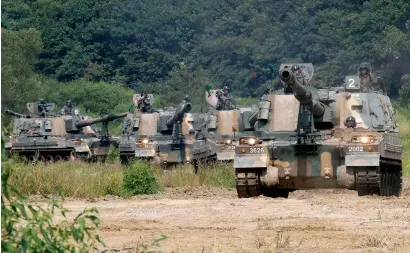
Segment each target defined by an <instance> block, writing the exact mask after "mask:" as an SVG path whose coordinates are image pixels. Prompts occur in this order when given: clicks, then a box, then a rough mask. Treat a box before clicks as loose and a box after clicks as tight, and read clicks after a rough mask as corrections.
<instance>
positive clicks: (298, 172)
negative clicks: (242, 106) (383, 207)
mask: <svg viewBox="0 0 410 253" xmlns="http://www.w3.org/2000/svg"><path fill="white" fill-rule="evenodd" d="M282 77H283V79H284V80H285V84H286V85H288V86H290V87H292V88H293V91H294V95H295V96H293V95H271V96H268V98H267V101H268V102H269V104H270V106H269V115H270V116H269V117H264V118H261V119H258V120H257V121H256V122H255V134H254V135H253V136H248V137H243V138H241V140H240V145H239V146H237V147H236V149H235V159H234V168H235V172H236V184H237V191H238V196H239V197H252V196H258V195H260V194H264V195H268V196H272V197H287V196H288V193H289V191H293V190H297V189H312V188H348V189H353V190H356V191H357V192H358V195H359V196H363V195H368V194H378V195H383V196H392V195H395V196H399V195H400V193H401V189H402V165H401V153H402V146H401V143H400V137H399V136H398V128H397V122H396V120H395V118H394V113H393V108H392V106H391V103H390V100H389V98H388V97H386V96H384V95H382V94H377V93H361V92H360V91H358V87H357V86H356V87H353V86H351V85H352V81H351V79H352V78H351V77H348V78H347V80H350V81H348V82H347V83H348V85H349V86H347V87H346V91H345V92H340V89H338V90H337V91H335V90H333V91H330V90H328V91H327V92H326V90H321V91H315V90H314V89H312V88H310V87H306V86H304V85H301V84H300V83H299V82H298V81H295V79H292V75H291V74H290V75H289V76H286V77H287V78H285V77H284V76H282ZM355 80H357V79H355ZM353 83H354V82H353ZM279 113H280V114H282V115H286V121H285V119H284V117H283V116H280V115H279ZM276 114H277V115H276ZM349 117H354V118H355V119H356V123H357V124H356V123H355V124H354V126H349V125H347V124H346V122H345V121H344V120H345V119H347V118H349Z"/></svg>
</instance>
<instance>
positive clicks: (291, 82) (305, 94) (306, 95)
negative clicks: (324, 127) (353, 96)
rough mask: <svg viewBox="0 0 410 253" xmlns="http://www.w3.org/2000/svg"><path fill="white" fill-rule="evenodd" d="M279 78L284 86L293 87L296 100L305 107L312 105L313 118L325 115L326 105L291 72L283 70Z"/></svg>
mask: <svg viewBox="0 0 410 253" xmlns="http://www.w3.org/2000/svg"><path fill="white" fill-rule="evenodd" d="M279 77H280V79H281V80H282V82H283V84H284V85H285V87H286V86H288V87H291V88H292V89H293V91H294V94H295V98H296V99H297V100H298V101H299V102H300V103H301V104H303V105H310V106H309V107H310V108H309V109H310V110H311V111H312V114H313V117H315V118H319V117H321V116H323V114H324V113H325V110H326V108H325V105H324V104H323V103H321V102H320V101H318V100H317V99H318V98H314V97H313V95H312V91H311V90H310V89H309V88H308V87H306V86H303V85H302V84H301V83H300V82H299V81H298V80H297V79H296V77H295V75H294V74H293V72H292V71H291V70H287V69H286V70H282V71H280V72H279Z"/></svg>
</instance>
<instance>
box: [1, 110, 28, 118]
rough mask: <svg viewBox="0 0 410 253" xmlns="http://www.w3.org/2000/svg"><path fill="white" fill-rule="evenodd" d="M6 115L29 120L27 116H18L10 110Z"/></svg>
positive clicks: (18, 114)
mask: <svg viewBox="0 0 410 253" xmlns="http://www.w3.org/2000/svg"><path fill="white" fill-rule="evenodd" d="M6 114H7V115H10V116H14V117H18V118H26V119H28V118H30V116H28V115H24V114H20V113H17V112H14V111H12V110H6Z"/></svg>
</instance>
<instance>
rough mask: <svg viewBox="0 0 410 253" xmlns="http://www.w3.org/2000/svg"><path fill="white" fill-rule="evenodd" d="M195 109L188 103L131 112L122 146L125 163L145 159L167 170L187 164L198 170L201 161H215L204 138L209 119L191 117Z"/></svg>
mask: <svg viewBox="0 0 410 253" xmlns="http://www.w3.org/2000/svg"><path fill="white" fill-rule="evenodd" d="M139 98H140V96H139V94H136V95H135V96H134V103H135V104H137V103H138V99H139ZM151 101H153V99H151ZM191 108H192V105H191V104H190V103H188V102H187V101H184V102H182V103H181V104H180V105H179V106H178V107H177V108H173V107H170V108H166V109H164V110H158V111H153V112H149V113H140V112H130V113H129V114H128V116H127V117H126V118H125V119H124V124H123V135H122V137H121V142H120V152H121V161H122V163H127V161H128V160H130V159H145V160H149V161H150V162H151V163H152V164H156V165H160V166H161V167H162V168H164V169H166V168H172V167H173V166H174V165H177V164H183V163H189V164H193V165H194V167H195V168H196V169H197V168H198V165H199V164H200V163H199V161H200V160H201V161H204V160H208V159H212V158H213V157H214V156H215V154H216V151H214V150H213V149H212V147H211V145H210V143H209V142H208V141H207V139H206V136H204V135H203V134H201V131H202V129H203V125H204V124H205V115H201V114H197V113H190V111H191Z"/></svg>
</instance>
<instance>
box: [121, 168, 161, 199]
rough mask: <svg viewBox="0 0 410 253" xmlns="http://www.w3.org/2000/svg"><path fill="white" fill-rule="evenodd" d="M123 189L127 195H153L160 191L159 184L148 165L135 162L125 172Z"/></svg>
mask: <svg viewBox="0 0 410 253" xmlns="http://www.w3.org/2000/svg"><path fill="white" fill-rule="evenodd" d="M123 189H124V193H125V194H126V195H138V194H152V193H157V192H158V191H159V184H158V182H157V180H156V178H155V176H154V172H153V171H152V169H151V167H150V166H149V164H148V163H146V162H134V163H131V164H130V165H129V166H128V167H127V168H126V169H125V171H124V178H123Z"/></svg>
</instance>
